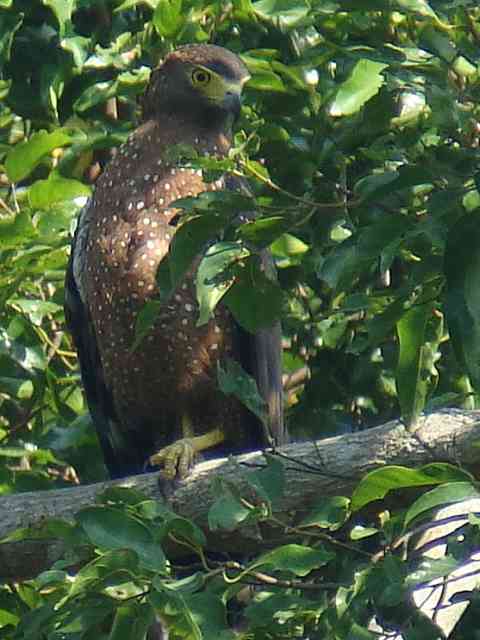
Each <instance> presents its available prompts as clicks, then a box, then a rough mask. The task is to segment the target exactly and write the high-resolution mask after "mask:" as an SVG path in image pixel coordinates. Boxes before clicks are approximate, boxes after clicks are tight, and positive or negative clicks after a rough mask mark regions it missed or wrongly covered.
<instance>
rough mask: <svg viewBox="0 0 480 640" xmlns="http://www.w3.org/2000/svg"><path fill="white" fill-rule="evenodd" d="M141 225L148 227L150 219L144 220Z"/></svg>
mask: <svg viewBox="0 0 480 640" xmlns="http://www.w3.org/2000/svg"><path fill="white" fill-rule="evenodd" d="M143 224H144V225H145V226H147V227H148V225H149V224H150V218H144V219H143Z"/></svg>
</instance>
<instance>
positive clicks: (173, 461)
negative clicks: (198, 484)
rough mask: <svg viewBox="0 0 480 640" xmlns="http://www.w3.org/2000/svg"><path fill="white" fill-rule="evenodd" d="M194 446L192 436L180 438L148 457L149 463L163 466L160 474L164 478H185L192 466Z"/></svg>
mask: <svg viewBox="0 0 480 640" xmlns="http://www.w3.org/2000/svg"><path fill="white" fill-rule="evenodd" d="M194 459H195V447H194V444H193V438H182V439H181V440H177V441H176V442H174V443H173V444H170V445H168V446H167V447H164V448H163V449H160V451H158V452H157V453H155V454H154V455H153V456H151V457H150V460H149V462H150V464H151V465H154V466H158V467H163V469H162V472H161V473H162V476H163V477H164V478H165V479H166V480H173V479H174V478H176V477H178V478H181V479H183V478H185V477H186V476H187V475H188V472H189V471H190V469H191V468H192V467H193V462H194Z"/></svg>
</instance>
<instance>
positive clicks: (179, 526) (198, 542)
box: [165, 516, 207, 547]
mask: <svg viewBox="0 0 480 640" xmlns="http://www.w3.org/2000/svg"><path fill="white" fill-rule="evenodd" d="M168 533H172V534H174V535H175V537H176V538H180V539H182V538H183V539H184V540H186V541H187V542H189V543H190V544H191V545H193V546H194V547H204V546H205V545H206V544H207V540H206V538H205V534H204V533H203V531H202V530H201V529H200V527H198V526H197V525H196V524H195V523H194V522H192V521H191V520H187V518H181V517H180V516H174V517H173V518H170V519H168V520H167V522H166V525H165V534H168Z"/></svg>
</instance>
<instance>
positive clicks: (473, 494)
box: [405, 482, 479, 527]
mask: <svg viewBox="0 0 480 640" xmlns="http://www.w3.org/2000/svg"><path fill="white" fill-rule="evenodd" d="M478 497H479V492H478V489H477V488H476V487H475V486H474V485H473V484H472V483H471V482H451V483H449V484H445V485H442V486H441V487H436V488H435V489H432V490H431V491H429V492H428V493H425V494H424V495H423V496H420V498H418V500H416V501H415V502H414V503H413V505H412V506H411V507H410V509H409V510H408V511H407V513H406V515H405V527H407V526H408V525H409V524H410V523H411V522H412V520H414V519H415V518H417V517H418V516H420V515H422V514H424V513H425V512H426V511H430V510H431V509H436V508H439V507H443V506H445V505H447V504H453V503H455V502H462V501H463V500H469V499H470V498H478Z"/></svg>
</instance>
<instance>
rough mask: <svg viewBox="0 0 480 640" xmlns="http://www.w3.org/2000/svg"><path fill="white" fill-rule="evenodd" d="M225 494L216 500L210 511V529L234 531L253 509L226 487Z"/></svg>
mask: <svg viewBox="0 0 480 640" xmlns="http://www.w3.org/2000/svg"><path fill="white" fill-rule="evenodd" d="M222 490H223V495H221V496H220V497H219V498H217V499H216V500H215V502H214V503H213V504H212V506H211V507H210V509H209V511H208V527H209V529H210V531H217V530H218V529H224V530H226V531H234V530H235V529H236V528H237V526H238V525H239V524H240V523H241V522H243V521H244V520H246V518H248V516H249V515H250V512H251V509H248V508H247V507H245V506H244V505H243V504H242V503H241V502H240V500H238V498H237V497H236V496H234V495H233V494H232V493H230V492H229V491H228V490H227V489H226V488H225V487H223V488H222Z"/></svg>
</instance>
